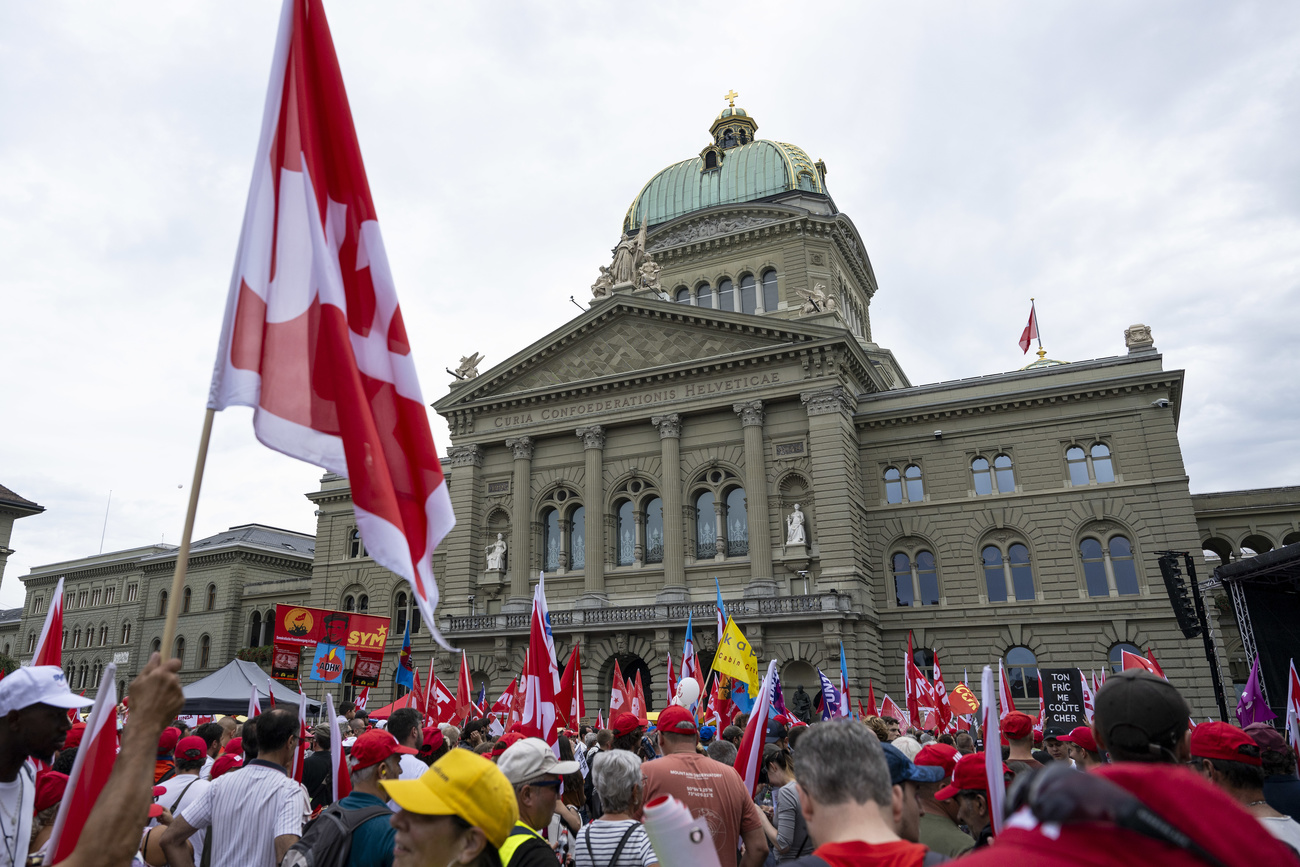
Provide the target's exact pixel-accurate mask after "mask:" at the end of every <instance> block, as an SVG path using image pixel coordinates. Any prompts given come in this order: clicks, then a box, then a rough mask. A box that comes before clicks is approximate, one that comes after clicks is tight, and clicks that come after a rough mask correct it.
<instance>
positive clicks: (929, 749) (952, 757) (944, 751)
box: [912, 744, 961, 777]
mask: <svg viewBox="0 0 1300 867" xmlns="http://www.w3.org/2000/svg"><path fill="white" fill-rule="evenodd" d="M959 758H961V754H960V753H958V752H957V748H956V747H953V746H949V745H948V744H926V745H925V746H923V747H921V751H920V752H919V753H917V754H916V758H914V759H912V764H914V765H929V766H931V767H934V768H943V775H944V776H945V777H951V776H952V769H953V768H954V767H956V765H957V759H959Z"/></svg>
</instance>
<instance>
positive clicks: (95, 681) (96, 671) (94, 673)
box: [90, 659, 104, 688]
mask: <svg viewBox="0 0 1300 867" xmlns="http://www.w3.org/2000/svg"><path fill="white" fill-rule="evenodd" d="M103 674H104V663H103V661H102V660H98V659H96V660H95V667H94V668H93V669H91V672H90V685H91V686H92V687H96V688H98V686H99V678H100V677H101V676H102V675H103Z"/></svg>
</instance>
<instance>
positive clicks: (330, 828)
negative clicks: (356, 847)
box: [204, 804, 392, 867]
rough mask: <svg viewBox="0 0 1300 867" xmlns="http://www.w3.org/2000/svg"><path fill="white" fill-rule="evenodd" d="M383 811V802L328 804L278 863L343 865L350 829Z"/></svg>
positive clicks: (386, 812) (292, 866)
mask: <svg viewBox="0 0 1300 867" xmlns="http://www.w3.org/2000/svg"><path fill="white" fill-rule="evenodd" d="M384 815H392V810H390V809H389V807H388V805H387V804H381V805H379V806H375V807H363V808H362V809H360V810H345V809H343V808H342V807H340V806H339V805H338V804H330V805H329V806H328V807H326V808H325V809H324V810H322V811H321V814H320V815H319V816H317V817H316V818H315V819H313V820H312V821H311V823H310V824H308V825H307V829H306V830H305V831H303V834H302V837H301V838H300V839H299V840H298V842H297V843H294V844H293V845H292V846H290V847H289V851H288V852H286V853H285V855H284V860H283V861H281V862H280V863H281V865H282V867H347V863H348V857H349V856H350V855H351V854H352V832H353V831H355V830H356V829H357V828H360V827H361V826H362V825H363V824H365V823H366V822H368V821H370V820H371V819H373V818H375V817H376V816H384ZM204 854H205V855H206V854H207V852H206V851H205V852H204Z"/></svg>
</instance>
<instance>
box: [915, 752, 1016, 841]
mask: <svg viewBox="0 0 1300 867" xmlns="http://www.w3.org/2000/svg"><path fill="white" fill-rule="evenodd" d="M1002 773H1003V775H1004V781H1005V782H1008V783H1009V782H1010V781H1011V780H1012V779H1013V778H1014V772H1013V771H1012V770H1011V768H1010V767H1009V766H1008V765H1007V764H1005V763H1004V764H1003V765H1002ZM934 797H935V799H936V800H939V801H947V800H951V799H953V798H956V800H957V822H958V824H961V825H965V826H966V828H967V829H968V830H969V831H970V833H971V836H972V837H974V838H975V848H977V849H978V848H981V847H983V846H987V845H988V844H989V841H990V840H991V839H993V810H992V808H991V807H990V806H989V780H988V773H987V771H986V770H985V761H984V753H971V754H970V755H969V756H962V757H961V758H960V759H958V760H957V764H956V765H954V766H953V770H952V782H951V783H949V784H948V785H946V786H944V787H943V788H942V789H940V790H939V791H937V792H935V793H934Z"/></svg>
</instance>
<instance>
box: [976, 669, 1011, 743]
mask: <svg viewBox="0 0 1300 867" xmlns="http://www.w3.org/2000/svg"><path fill="white" fill-rule="evenodd" d="M981 685H982V684H981ZM983 700H984V699H983V697H981V698H980V701H983ZM998 703H999V705H1000V706H1001V707H1000V711H999V714H998V719H999V720H1001V719H1002V717H1004V716H1006V715H1007V714H1009V713H1011V712H1012V711H1013V710H1015V709H1016V703H1015V701H1014V700H1013V699H1012V697H1011V687H1010V686H1009V685H1008V684H1007V673H1006V670H1005V669H1004V668H1003V667H1002V660H1000V659H999V660H998ZM985 743H987V741H985Z"/></svg>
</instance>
